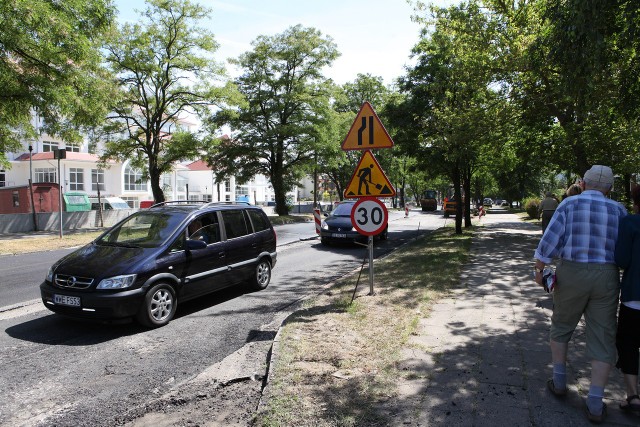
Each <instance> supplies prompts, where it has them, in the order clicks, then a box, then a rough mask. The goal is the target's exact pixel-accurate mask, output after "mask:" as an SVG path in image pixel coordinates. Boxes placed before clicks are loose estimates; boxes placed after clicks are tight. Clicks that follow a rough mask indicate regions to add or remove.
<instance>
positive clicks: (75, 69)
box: [0, 0, 114, 167]
mask: <svg viewBox="0 0 640 427" xmlns="http://www.w3.org/2000/svg"><path fill="white" fill-rule="evenodd" d="M113 20H114V8H113V5H112V4H111V2H110V1H107V0H65V1H50V0H30V1H18V0H4V1H2V2H0V87H2V90H1V91H0V167H7V166H8V162H7V159H6V155H5V153H7V152H11V151H17V150H19V149H20V143H21V141H23V140H25V139H27V140H28V139H31V138H35V137H36V136H37V135H38V133H40V132H45V133H47V134H49V135H52V136H59V137H61V138H62V139H64V140H65V141H68V142H74V141H78V140H79V139H80V134H79V130H80V129H81V128H82V127H83V126H92V125H95V124H96V123H97V122H98V121H99V120H102V119H103V118H104V117H105V115H106V110H105V106H106V102H105V99H108V98H109V97H111V96H112V93H110V90H111V89H112V86H111V83H112V82H111V80H110V79H109V78H108V76H106V75H105V72H104V69H102V68H101V60H102V56H101V54H100V50H99V49H100V46H101V44H102V41H103V40H104V38H105V36H106V34H107V33H108V32H109V31H110V29H111V28H112V24H113ZM33 112H35V113H37V114H38V116H39V117H40V118H41V119H42V121H41V122H40V123H39V124H38V125H34V124H33V123H32V120H31V119H32V113H33Z"/></svg>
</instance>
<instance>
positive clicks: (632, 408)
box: [619, 394, 640, 413]
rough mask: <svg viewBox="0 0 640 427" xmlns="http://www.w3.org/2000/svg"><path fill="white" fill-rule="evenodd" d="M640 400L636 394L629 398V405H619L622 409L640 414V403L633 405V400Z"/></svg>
mask: <svg viewBox="0 0 640 427" xmlns="http://www.w3.org/2000/svg"><path fill="white" fill-rule="evenodd" d="M634 399H638V400H640V396H638V395H637V394H634V395H633V396H629V397H627V404H626V405H623V404H622V403H621V404H620V405H619V406H620V409H622V410H623V411H628V412H635V413H640V403H631V401H632V400H634Z"/></svg>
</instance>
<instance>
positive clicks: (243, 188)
mask: <svg viewBox="0 0 640 427" xmlns="http://www.w3.org/2000/svg"><path fill="white" fill-rule="evenodd" d="M248 195H249V186H248V185H236V200H239V199H240V197H241V196H248Z"/></svg>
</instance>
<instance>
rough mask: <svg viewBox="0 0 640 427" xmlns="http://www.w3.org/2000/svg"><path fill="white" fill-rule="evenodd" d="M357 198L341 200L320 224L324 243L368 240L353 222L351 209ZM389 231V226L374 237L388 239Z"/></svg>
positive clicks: (321, 238) (321, 237)
mask: <svg viewBox="0 0 640 427" xmlns="http://www.w3.org/2000/svg"><path fill="white" fill-rule="evenodd" d="M356 202H357V201H356V200H349V201H344V202H340V204H338V205H337V206H336V207H335V209H334V210H333V211H331V213H329V214H328V215H327V217H326V218H325V219H324V221H322V224H321V226H320V242H321V243H322V244H324V245H329V244H331V243H345V242H356V241H360V242H366V241H367V240H368V236H365V235H363V234H360V233H359V232H358V230H356V229H355V227H354V226H353V224H352V223H351V211H352V210H353V207H354V206H355V204H356ZM388 233H389V226H388V225H387V226H386V227H385V228H384V230H382V231H381V232H380V233H379V234H377V235H375V236H374V238H376V239H380V240H386V239H387V236H388Z"/></svg>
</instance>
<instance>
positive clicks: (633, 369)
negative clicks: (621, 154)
mask: <svg viewBox="0 0 640 427" xmlns="http://www.w3.org/2000/svg"><path fill="white" fill-rule="evenodd" d="M631 200H632V202H633V212H634V214H635V215H628V216H626V217H625V218H623V219H622V220H621V221H620V228H619V230H618V241H617V243H616V252H615V260H616V264H618V266H619V267H620V268H622V269H624V272H623V273H622V283H621V284H620V302H621V304H620V311H619V312H618V331H617V333H616V347H617V349H618V362H617V363H616V367H617V368H618V369H620V370H621V371H622V373H623V374H624V384H625V387H626V391H627V403H626V404H621V405H620V409H622V410H625V411H632V412H635V413H640V397H638V362H639V361H640V360H639V359H640V357H639V350H638V349H639V348H640V328H638V325H639V324H640V214H639V213H640V185H637V186H636V187H635V188H634V189H633V190H632V191H631Z"/></svg>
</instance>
